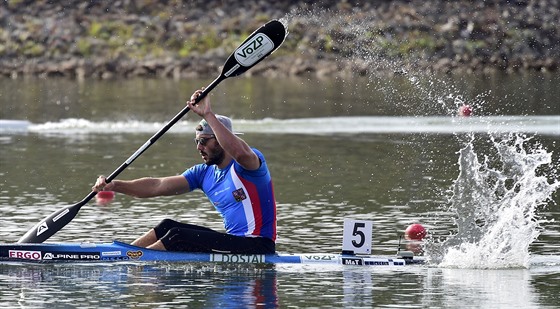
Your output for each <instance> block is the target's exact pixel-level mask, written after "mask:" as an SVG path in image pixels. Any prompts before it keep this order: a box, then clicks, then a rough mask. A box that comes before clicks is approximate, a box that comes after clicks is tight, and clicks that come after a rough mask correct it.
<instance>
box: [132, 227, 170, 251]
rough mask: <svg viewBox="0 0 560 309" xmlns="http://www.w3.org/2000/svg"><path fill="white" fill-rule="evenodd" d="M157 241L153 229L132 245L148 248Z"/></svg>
mask: <svg viewBox="0 0 560 309" xmlns="http://www.w3.org/2000/svg"><path fill="white" fill-rule="evenodd" d="M157 241H158V239H157V236H156V232H155V231H154V229H151V230H149V231H148V232H146V234H144V235H142V236H140V237H139V238H138V239H136V240H135V241H133V242H132V245H134V246H138V247H144V248H148V247H149V246H151V245H153V244H154V243H155V242H157ZM164 249H165V248H164Z"/></svg>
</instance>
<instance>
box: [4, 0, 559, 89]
mask: <svg viewBox="0 0 560 309" xmlns="http://www.w3.org/2000/svg"><path fill="white" fill-rule="evenodd" d="M559 7H560V6H559V1H558V0H541V1H531V0H527V1H523V0H516V1H498V0H495V1H475V2H473V1H469V0H460V1H438V0H429V1H380V2H376V3H375V4H369V3H366V4H356V3H354V2H353V1H323V4H322V5H321V6H320V7H319V6H317V5H315V6H314V5H309V4H308V1H276V2H274V3H273V4H271V3H268V1H264V0H259V1H233V0H224V1H202V0H201V1H188V2H187V1H185V2H184V3H182V2H181V1H133V0H123V1H115V2H113V1H88V2H84V1H78V0H67V1H61V2H57V4H49V3H48V2H43V1H8V2H6V3H5V4H4V5H3V6H2V7H0V24H1V25H2V27H1V28H0V76H4V77H9V78H21V77H24V76H44V77H51V76H64V77H69V78H77V79H84V78H102V79H108V78H123V77H124V78H128V77H137V76H145V77H163V78H175V79H182V78H190V77H213V76H215V75H216V74H217V73H218V72H219V67H220V66H221V65H222V64H223V62H224V61H225V59H226V58H227V56H228V55H229V54H230V53H231V52H232V51H233V50H234V49H235V48H236V47H237V46H238V44H239V43H240V42H242V41H243V40H244V39H245V38H246V36H247V35H248V34H250V32H252V31H253V30H254V29H256V28H258V27H259V26H260V25H262V24H263V23H265V22H266V21H268V20H270V19H281V20H282V21H284V22H286V24H287V25H288V28H289V32H290V34H289V35H288V37H287V39H286V41H285V43H284V44H283V46H282V47H281V48H280V49H279V50H278V51H277V52H275V53H274V54H273V55H272V56H271V57H270V58H269V59H267V60H266V61H263V63H261V64H259V65H258V66H257V67H255V68H253V69H252V70H251V71H249V72H247V73H248V74H253V75H268V76H294V75H295V76H299V75H305V74H313V75H318V76H337V75H343V76H352V75H367V74H373V73H375V72H377V71H384V72H389V73H391V74H392V73H394V72H401V71H403V70H408V69H410V68H414V69H420V70H430V71H439V72H456V71H460V72H471V73H473V72H474V73H478V72H482V73H488V72H497V71H503V72H508V73H511V72H517V71H524V70H531V71H556V70H558V68H559V64H560V24H559V23H558V20H560V9H559Z"/></svg>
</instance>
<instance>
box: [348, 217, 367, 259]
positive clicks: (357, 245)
mask: <svg viewBox="0 0 560 309" xmlns="http://www.w3.org/2000/svg"><path fill="white" fill-rule="evenodd" d="M372 231H373V222H371V221H366V220H354V219H348V218H344V231H343V234H342V251H346V252H354V254H371V235H372Z"/></svg>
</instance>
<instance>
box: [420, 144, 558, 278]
mask: <svg viewBox="0 0 560 309" xmlns="http://www.w3.org/2000/svg"><path fill="white" fill-rule="evenodd" d="M481 140H482V139H481ZM486 141H487V142H488V143H487V145H484V144H485V141H484V140H483V142H482V145H478V143H477V142H479V141H477V140H476V139H475V137H474V135H470V140H469V141H468V142H466V144H465V146H464V147H463V148H462V149H461V150H460V151H459V171H460V173H459V176H458V177H457V179H456V180H455V182H454V184H453V188H452V191H453V192H452V196H451V198H450V208H449V209H448V211H449V212H451V213H453V214H454V216H455V224H456V226H457V233H456V234H454V235H452V236H451V237H450V238H449V239H447V240H445V241H444V242H442V243H439V244H435V243H432V244H429V245H428V248H429V251H430V258H431V259H432V260H433V261H434V262H436V263H439V265H440V266H443V267H458V268H512V267H528V266H529V258H530V251H529V245H530V244H531V243H532V242H533V241H535V240H536V239H537V237H538V236H539V235H540V233H541V224H542V223H544V222H545V220H544V219H542V218H540V217H539V215H538V211H539V210H541V209H542V208H543V207H545V206H546V205H548V204H549V203H552V199H551V196H552V194H553V193H554V192H555V191H556V190H557V189H558V188H559V187H560V181H559V180H558V179H555V180H549V179H548V177H550V175H554V174H555V173H554V172H551V170H555V167H554V166H552V153H550V152H548V151H547V150H546V149H544V147H543V146H542V145H540V144H539V143H538V142H535V141H534V138H533V137H527V136H525V135H522V134H513V133H512V134H508V135H506V136H502V137H495V136H492V135H490V136H489V138H488V139H487V140H486ZM477 149H478V150H477ZM479 157H483V160H480V159H479ZM547 176H548V177H547Z"/></svg>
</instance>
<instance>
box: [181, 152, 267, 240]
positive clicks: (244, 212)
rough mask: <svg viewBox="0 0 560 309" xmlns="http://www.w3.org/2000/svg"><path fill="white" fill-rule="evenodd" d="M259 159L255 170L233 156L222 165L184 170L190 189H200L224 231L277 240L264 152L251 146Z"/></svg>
mask: <svg viewBox="0 0 560 309" xmlns="http://www.w3.org/2000/svg"><path fill="white" fill-rule="evenodd" d="M252 149H253V151H254V152H255V154H257V156H258V157H259V159H260V161H261V166H260V167H259V168H258V169H257V170H254V171H249V170H246V169H244V168H243V167H242V166H241V165H239V164H238V163H237V162H235V160H232V162H231V163H230V164H229V165H228V166H227V167H225V168H224V169H220V168H218V166H217V165H210V166H208V165H206V164H204V163H202V164H198V165H195V166H193V167H191V168H189V169H188V170H186V171H185V172H184V173H183V176H184V177H185V178H186V179H187V181H188V182H189V186H190V189H191V190H195V189H201V190H202V191H203V192H204V193H205V194H206V196H207V197H208V199H209V200H210V202H211V203H212V205H214V207H215V208H216V210H217V211H218V212H219V213H220V215H221V216H222V218H223V220H224V227H225V229H226V232H227V233H228V234H231V235H236V236H248V237H258V236H262V237H267V238H270V239H272V240H273V241H275V240H276V200H275V199H274V189H273V186H272V179H271V177H270V172H269V170H268V167H267V165H266V161H265V159H264V156H263V154H262V153H261V152H260V151H258V150H257V149H255V148H252Z"/></svg>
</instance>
